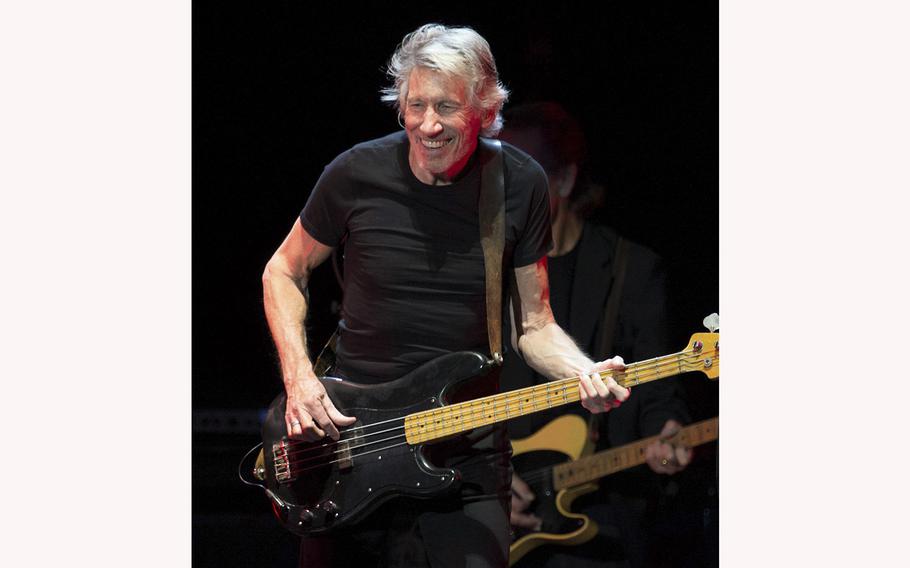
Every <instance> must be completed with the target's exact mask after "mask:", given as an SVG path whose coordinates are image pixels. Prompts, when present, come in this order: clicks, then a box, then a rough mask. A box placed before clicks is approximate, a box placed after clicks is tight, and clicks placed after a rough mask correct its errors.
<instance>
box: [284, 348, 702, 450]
mask: <svg viewBox="0 0 910 568" xmlns="http://www.w3.org/2000/svg"><path fill="white" fill-rule="evenodd" d="M684 353H685V352H683V353H681V354H679V355H680V357H679V358H682V357H683V356H684V355H683V354H684ZM670 357H673V356H670ZM719 358H720V357H719V356H718V357H717V358H716V360H719ZM678 363H680V361H676V362H674V361H662V362H658V363H656V364H653V365H649V367H650V368H649V369H647V370H648V371H651V370H654V369H655V368H659V367H661V366H664V367H667V366H670V367H675V366H677V365H678ZM637 370H638V371H639V372H641V373H644V372H645V369H643V368H642V367H638V369H637ZM599 374H600V375H601V376H604V375H605V374H610V371H601V372H600V373H599ZM642 379H644V380H646V381H647V380H650V377H649V376H645V377H639V378H638V379H637V380H639V381H640V380H642ZM577 380H578V378H577V377H573V378H570V379H563V380H562V381H557V382H554V383H550V384H548V385H540V386H538V387H530V388H529V389H527V390H526V389H520V390H516V391H511V393H510V394H508V395H507V397H506V399H505V401H504V403H503V404H501V405H499V404H496V403H495V402H494V404H493V406H491V407H487V408H477V407H478V405H477V404H476V402H477V401H471V402H470V403H459V404H464V406H462V407H461V408H464V409H467V410H468V411H469V413H470V415H471V417H470V418H468V420H469V421H470V422H471V426H470V427H468V428H464V426H463V424H464V420H465V419H464V418H462V417H461V416H459V417H456V418H461V420H462V430H460V431H465V430H469V429H471V428H474V427H477V426H478V425H477V424H475V421H476V420H477V417H476V414H477V411H478V410H481V411H482V412H488V411H492V412H493V414H498V413H500V412H502V410H501V408H502V407H504V408H505V413H506V419H508V418H509V416H508V408H509V406H510V404H513V403H514V402H515V401H516V400H517V401H519V406H521V404H520V402H521V401H522V400H524V401H528V402H529V404H530V405H531V406H532V407H533V408H534V409H535V410H534V411H537V405H538V403H540V404H541V405H545V406H546V407H547V408H549V407H552V406H554V405H553V404H552V401H551V399H552V398H553V395H554V394H555V393H554V391H556V392H559V391H562V396H561V397H560V396H559V395H557V398H567V397H570V396H571V397H572V398H574V397H575V396H576V395H577V394H578V383H577ZM559 382H563V383H570V384H565V385H562V386H559V385H558V384H557V383H559ZM620 382H629V383H631V384H633V385H634V384H635V383H632V382H631V381H628V377H626V378H625V380H624V381H623V380H621V381H620ZM554 386H555V388H554ZM541 387H543V388H541ZM534 389H537V391H536V392H535V391H534ZM529 391H531V392H529ZM540 391H543V392H540ZM503 394H506V393H502V394H500V395H494V396H493V397H490V398H494V399H495V398H498V397H502V395H503ZM526 394H529V395H530V397H525V396H524V395H526ZM516 395H520V396H516ZM479 400H481V401H482V400H483V399H479ZM571 402H574V400H573V401H571ZM561 404H565V403H564V402H559V403H558V404H556V406H559V405H561ZM458 406H459V405H451V406H446V407H442V408H438V409H432V410H428V411H423V412H426V413H427V417H431V416H432V415H433V414H434V413H435V414H437V415H439V414H451V413H452V411H453V409H454V408H457V407H458ZM480 406H482V404H481V405H480ZM542 409H543V408H541V410H542ZM417 414H419V413H417ZM403 419H404V417H398V418H392V419H389V420H385V421H383V422H380V423H374V424H370V425H364V426H361V427H358V428H365V427H367V426H375V425H376V424H388V423H390V422H394V421H396V420H403ZM481 419H483V414H482V415H481ZM501 420H502V419H501V418H499V419H497V420H495V421H494V422H498V421H501ZM440 422H444V420H437V421H436V423H440ZM418 425H421V426H427V425H428V426H429V427H428V428H426V430H424V431H423V432H422V433H421V435H423V436H426V435H430V436H431V437H430V439H433V438H435V437H437V436H436V434H437V433H438V432H440V431H441V432H442V433H443V434H444V435H450V434H454V433H457V431H456V432H451V431H450V430H451V427H450V426H446V425H441V426H439V427H437V426H436V424H434V423H433V422H429V423H426V422H424V423H422V424H421V423H420V422H419V421H418ZM480 425H485V424H483V423H482V424H480ZM402 428H404V426H400V427H396V428H390V429H387V430H383V431H382V432H376V433H372V434H365V435H363V436H362V437H364V438H365V437H369V436H374V435H377V434H380V433H387V432H392V431H396V430H400V429H402ZM351 430H352V429H349V430H348V432H350V431H351ZM353 430H356V429H353ZM398 437H401V436H397V437H392V438H386V439H384V440H382V441H385V440H391V439H396V438H398ZM355 438H356V435H355ZM350 439H351V438H350V437H349V438H345V439H343V440H339V441H338V442H329V443H324V444H321V445H319V446H317V447H309V448H305V449H303V450H298V451H296V452H293V455H294V456H295V457H300V455H302V454H304V453H312V452H314V451H319V452H323V450H325V449H326V448H328V447H330V446H337V445H338V444H339V443H341V442H342V441H349V440H350ZM375 443H377V441H372V442H367V443H364V444H361V445H359V446H350V447H346V448H342V449H340V450H336V451H334V452H333V453H335V454H337V453H341V452H345V453H348V452H352V451H354V450H357V449H359V448H361V447H365V446H369V445H373V444H375ZM298 444H305V442H297V444H295V445H298ZM374 451H375V450H374ZM371 453H372V451H371ZM289 455H291V453H289ZM319 457H325V455H324V453H320V454H319V455H318V456H316V458H319ZM351 457H356V455H352V456H351ZM344 459H349V458H344ZM304 461H306V460H304ZM337 461H343V459H342V460H337ZM299 463H303V462H302V461H295V462H293V463H292V464H291V465H296V464H299ZM328 463H336V462H334V461H333V462H328Z"/></svg>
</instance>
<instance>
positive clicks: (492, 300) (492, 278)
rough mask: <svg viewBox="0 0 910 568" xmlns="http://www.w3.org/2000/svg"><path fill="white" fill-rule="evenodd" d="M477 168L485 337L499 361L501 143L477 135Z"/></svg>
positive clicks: (502, 218)
mask: <svg viewBox="0 0 910 568" xmlns="http://www.w3.org/2000/svg"><path fill="white" fill-rule="evenodd" d="M478 140H479V143H478V147H479V148H480V150H481V152H480V160H481V167H482V169H481V172H480V202H479V204H478V209H479V214H480V245H481V246H482V247H483V266H484V272H485V275H486V282H487V286H486V290H487V338H488V339H489V342H490V355H491V356H492V358H493V361H494V362H495V363H496V364H497V365H501V364H502V251H503V247H504V243H505V176H504V173H503V168H502V161H503V159H502V143H500V141H499V140H493V139H489V138H479V139H478Z"/></svg>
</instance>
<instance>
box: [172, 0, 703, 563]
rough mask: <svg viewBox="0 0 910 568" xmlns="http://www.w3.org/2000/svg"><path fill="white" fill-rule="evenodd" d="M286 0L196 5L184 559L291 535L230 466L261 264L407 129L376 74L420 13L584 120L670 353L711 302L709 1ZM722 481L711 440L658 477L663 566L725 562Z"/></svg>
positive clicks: (216, 557)
mask: <svg viewBox="0 0 910 568" xmlns="http://www.w3.org/2000/svg"><path fill="white" fill-rule="evenodd" d="M296 4H297V3H292V2H261V3H255V4H253V3H250V4H239V3H238V4H235V3H228V4H224V3H214V2H203V1H198V0H197V1H196V2H194V4H193V198H192V206H193V208H192V212H193V213H192V215H193V217H192V218H193V244H192V247H193V249H192V250H193V269H192V275H193V363H192V365H193V368H192V373H193V386H192V393H193V409H194V410H193V472H192V475H193V562H194V566H209V565H211V566H281V565H287V564H290V565H293V562H294V554H295V550H294V548H295V546H296V543H295V539H294V537H292V536H291V535H289V534H286V533H285V532H284V531H283V529H282V528H281V527H280V525H278V523H277V522H276V521H273V520H272V519H271V518H270V516H269V512H268V511H269V510H268V506H267V503H266V500H265V498H264V497H263V495H261V493H260V492H258V491H256V490H255V489H253V488H247V487H244V486H243V485H242V484H241V483H240V482H239V480H238V479H237V476H236V464H237V462H238V461H239V460H240V458H241V457H242V455H243V453H244V451H245V450H246V449H247V448H249V447H251V446H252V445H254V444H255V443H257V442H258V435H257V431H258V418H259V415H260V413H261V412H262V409H264V408H265V407H266V406H267V405H268V403H269V402H270V401H271V399H272V398H273V397H274V396H275V395H276V394H277V393H278V392H279V390H280V389H281V388H282V386H281V381H280V377H279V374H278V370H277V365H276V357H275V352H274V348H273V347H272V343H271V339H270V336H269V333H268V328H267V325H266V322H265V317H264V315H263V310H262V291H261V281H260V276H261V273H262V269H263V267H264V265H265V263H266V261H267V260H268V258H269V257H270V256H271V254H272V252H273V251H274V250H275V248H276V247H277V246H278V245H279V244H280V242H281V240H282V239H283V238H284V236H285V235H286V234H287V232H288V230H289V229H290V227H291V225H292V223H293V222H294V220H295V218H296V216H297V214H298V213H299V211H300V209H301V208H302V207H303V204H304V203H305V201H306V198H307V195H308V193H309V191H310V188H311V187H312V185H313V183H314V182H315V181H316V179H317V177H318V176H319V174H320V173H321V171H322V168H323V167H324V166H325V165H326V164H327V163H328V162H329V161H331V159H332V158H334V157H335V156H336V155H337V154H338V153H340V152H342V151H343V150H345V149H347V148H348V147H350V146H351V145H353V144H355V143H357V142H360V141H363V140H366V139H369V138H374V137H378V136H381V135H384V134H387V133H388V132H390V131H392V130H395V129H397V128H398V125H397V123H396V116H395V111H394V110H392V109H391V108H390V107H388V106H386V105H384V104H383V103H381V102H380V101H379V89H380V87H382V86H384V85H385V84H386V79H385V76H384V74H383V67H384V65H385V63H386V61H387V59H388V57H389V55H391V53H392V51H393V50H394V48H395V47H396V45H397V44H398V42H400V40H401V38H402V36H404V34H406V33H407V32H409V31H412V30H413V29H415V28H416V27H418V26H419V25H421V24H423V23H427V22H431V21H436V22H441V23H445V24H454V25H470V26H472V27H474V28H475V29H476V30H477V31H478V32H479V33H480V34H481V35H483V36H484V37H485V38H486V39H487V40H488V41H489V42H490V45H491V47H492V50H493V53H494V55H495V57H496V61H497V65H498V67H499V72H500V77H501V79H502V81H503V82H504V83H505V85H506V86H507V87H508V88H509V89H510V91H511V92H512V96H511V100H510V103H507V104H518V103H522V102H526V101H534V100H543V99H549V100H556V101H559V102H561V103H562V104H563V105H564V106H565V107H566V108H567V109H569V111H570V112H571V113H573V114H574V115H575V116H576V117H577V118H578V119H579V120H580V122H581V124H582V126H583V127H584V129H585V132H586V135H587V138H588V143H589V153H590V156H591V161H592V163H591V168H592V173H593V177H594V178H595V179H596V180H598V181H600V182H602V183H603V184H605V186H606V187H607V192H608V194H607V206H606V208H605V209H604V210H603V211H601V212H600V213H599V215H598V220H600V221H603V222H607V223H610V224H611V225H613V226H614V227H616V228H617V229H619V230H620V232H623V233H624V234H626V235H627V236H628V237H631V238H633V239H635V240H637V241H639V242H642V243H644V244H646V245H648V246H650V247H651V248H653V249H654V250H656V251H657V252H658V253H659V254H661V255H662V256H663V257H664V258H665V259H666V260H667V262H668V268H669V275H670V290H669V292H670V306H671V313H672V316H673V317H672V321H673V328H672V329H671V330H670V332H671V337H672V338H674V341H675V342H676V343H678V347H679V349H682V348H683V347H684V346H685V345H686V342H687V341H688V338H689V336H690V335H691V334H692V333H694V332H697V331H701V330H702V328H701V320H702V318H703V317H704V316H705V315H707V314H709V313H711V312H714V311H717V306H718V237H717V236H718V226H717V224H718V204H717V198H718V191H717V187H718V118H717V117H718V47H717V46H718V14H717V5H716V3H693V4H686V3H679V4H669V5H667V6H666V7H661V8H659V9H658V8H651V7H638V8H634V9H632V8H629V6H628V5H627V4H626V3H601V4H593V5H592V4H586V5H585V7H581V5H580V4H579V5H577V6H572V5H562V6H558V7H557V6H555V5H554V6H546V7H545V8H541V7H537V6H536V5H532V4H529V3H528V4H516V5H515V6H514V7H510V6H507V5H506V4H505V3H498V4H496V5H495V6H494V5H478V7H477V8H475V9H472V8H470V7H465V8H437V9H434V8H428V7H415V6H411V5H408V4H402V5H400V6H397V5H392V4H390V3H385V4H383V5H380V6H377V7H367V6H369V5H368V4H362V5H361V4H342V3H338V4H337V5H338V7H337V8H334V9H328V8H326V7H319V8H312V7H307V8H304V7H298V6H297V5H296ZM421 6H424V4H421ZM165 230H166V228H165ZM317 273H318V274H316V275H314V282H313V284H312V287H311V293H312V297H313V309H312V317H311V320H310V324H309V329H310V339H311V340H312V341H313V342H314V343H315V342H319V341H321V340H322V339H323V338H324V337H325V336H326V335H327V333H328V332H329V331H330V329H331V327H332V326H333V325H334V320H333V317H334V316H333V314H332V311H331V309H332V304H331V300H332V299H337V298H338V292H337V290H336V289H335V287H334V277H333V275H332V273H331V269H330V268H329V266H328V265H324V266H323V267H320V269H319V270H317ZM682 381H683V385H684V386H685V388H686V391H687V394H688V397H689V405H690V408H691V413H692V417H693V419H696V420H697V419H702V418H709V417H711V416H715V415H717V410H718V404H717V388H718V383H715V382H709V381H708V380H707V379H704V377H703V376H688V375H687V376H684V377H683V378H682ZM716 476H717V471H716V444H714V445H710V446H705V447H703V448H701V451H700V452H699V453H697V459H696V462H695V463H693V465H692V466H691V467H690V468H689V470H687V471H686V472H684V474H683V475H681V476H677V479H676V480H675V481H674V482H673V483H672V484H670V485H669V486H668V487H667V496H666V499H665V501H664V502H663V503H662V509H661V511H660V515H659V522H658V523H657V524H656V525H655V527H656V528H655V530H656V531H657V532H658V533H660V534H661V535H663V536H662V538H663V539H664V541H665V542H664V550H666V552H665V553H664V554H663V558H662V563H663V564H665V565H713V564H716V555H717V549H716V546H717V544H716V538H717V527H716V499H717V495H716V486H717V479H716Z"/></svg>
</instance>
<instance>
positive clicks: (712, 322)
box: [702, 312, 720, 333]
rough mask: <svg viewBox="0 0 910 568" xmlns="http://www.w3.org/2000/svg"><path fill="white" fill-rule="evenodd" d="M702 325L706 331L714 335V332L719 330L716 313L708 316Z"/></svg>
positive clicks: (718, 317)
mask: <svg viewBox="0 0 910 568" xmlns="http://www.w3.org/2000/svg"><path fill="white" fill-rule="evenodd" d="M702 323H703V324H704V326H705V327H707V328H708V331H710V332H711V333H714V332H715V331H717V330H718V329H720V316H718V315H717V313H716V312H715V313H713V314H711V315H710V316H708V317H706V318H705V319H704V320H703V321H702Z"/></svg>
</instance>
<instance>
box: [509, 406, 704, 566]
mask: <svg viewBox="0 0 910 568" xmlns="http://www.w3.org/2000/svg"><path fill="white" fill-rule="evenodd" d="M717 438H718V422H717V418H710V419H708V420H703V421H701V422H696V423H695V424H691V425H689V426H685V427H683V428H681V429H680V431H679V432H677V433H676V434H675V435H674V436H672V437H670V438H668V439H667V442H669V443H671V444H673V445H683V446H687V447H694V446H698V445H701V444H707V443H708V442H712V441H714V440H717ZM587 439H588V426H587V424H586V422H585V420H584V419H582V418H581V417H580V416H578V415H576V414H566V415H564V416H560V417H559V418H556V419H555V420H553V421H551V422H549V423H548V424H546V425H545V426H544V427H543V428H541V429H540V430H538V431H537V432H535V433H534V434H532V435H531V436H528V437H527V438H523V439H521V440H512V448H513V459H515V458H519V459H520V458H521V457H523V456H528V455H530V454H532V453H535V452H536V453H541V452H543V453H552V452H556V453H561V454H564V455H567V456H569V457H570V458H572V459H571V461H567V462H565V463H560V464H558V465H551V466H545V467H541V468H538V469H535V470H533V471H525V472H522V473H520V475H521V477H522V479H523V480H524V481H525V482H526V483H527V484H528V486H529V487H530V488H531V491H533V492H534V495H535V496H536V497H535V499H534V503H532V505H531V508H530V509H529V510H528V512H530V513H534V514H535V515H537V516H538V517H540V519H541V527H540V530H537V531H529V530H525V529H516V530H515V532H516V535H515V536H516V538H515V541H514V542H513V543H512V544H511V546H509V566H514V565H515V564H516V563H517V562H518V561H519V560H521V559H522V558H524V557H525V555H527V554H528V553H529V552H531V551H532V550H534V549H535V548H537V547H539V546H543V545H560V546H576V545H579V544H584V543H586V542H588V541H589V540H591V539H592V538H594V537H595V536H596V535H597V523H595V522H594V521H593V520H592V519H591V518H590V517H588V516H587V515H581V514H577V513H573V512H572V511H571V506H572V502H573V501H574V500H575V499H577V498H578V497H580V496H582V495H584V494H586V493H590V492H591V491H594V490H596V489H597V483H594V482H596V481H597V480H598V479H600V478H602V477H606V476H608V475H610V474H612V473H616V472H618V471H622V470H625V469H629V468H631V467H635V466H637V465H641V464H643V463H645V450H646V449H647V448H648V446H650V445H651V444H652V443H653V442H655V441H657V440H659V439H660V436H651V437H650V438H644V439H642V440H638V441H637V442H632V443H631V444H626V445H624V446H618V447H616V448H611V449H609V450H603V451H601V452H597V453H595V454H592V455H589V456H585V457H578V455H579V453H580V451H582V449H583V447H584V446H585V445H586V441H587ZM516 461H517V460H516ZM528 560H529V561H530V560H531V558H529V559H528Z"/></svg>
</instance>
